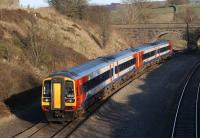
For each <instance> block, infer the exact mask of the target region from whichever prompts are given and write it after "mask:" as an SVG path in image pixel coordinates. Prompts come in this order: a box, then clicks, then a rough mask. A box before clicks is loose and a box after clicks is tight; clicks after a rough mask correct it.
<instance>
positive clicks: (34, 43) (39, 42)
mask: <svg viewBox="0 0 200 138" xmlns="http://www.w3.org/2000/svg"><path fill="white" fill-rule="evenodd" d="M47 37H48V33H47V31H45V30H43V29H42V28H40V27H39V25H38V24H37V23H35V22H33V21H32V22H31V24H30V26H29V28H28V34H27V37H26V40H25V46H26V49H27V53H26V54H27V57H28V58H29V59H30V61H31V62H32V63H33V64H34V65H35V66H39V65H40V64H41V63H42V62H43V60H45V51H46V48H47V44H45V42H47V41H48V40H46V39H47Z"/></svg>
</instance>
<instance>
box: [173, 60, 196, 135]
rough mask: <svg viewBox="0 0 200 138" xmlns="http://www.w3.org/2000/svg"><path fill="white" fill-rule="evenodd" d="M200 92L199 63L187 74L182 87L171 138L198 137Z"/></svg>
mask: <svg viewBox="0 0 200 138" xmlns="http://www.w3.org/2000/svg"><path fill="white" fill-rule="evenodd" d="M199 92H200V63H197V64H196V65H195V67H194V68H193V70H192V71H191V73H190V74H189V75H188V77H187V80H186V83H185V85H184V87H183V90H182V93H181V96H180V99H179V102H178V106H177V110H176V114H175V118H174V123H173V128H172V133H171V138H198V136H199V133H200V128H198V123H199V121H200V120H199V112H198V111H200V102H199V99H200V97H199Z"/></svg>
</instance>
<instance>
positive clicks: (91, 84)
mask: <svg viewBox="0 0 200 138" xmlns="http://www.w3.org/2000/svg"><path fill="white" fill-rule="evenodd" d="M112 76H113V68H112V69H111V70H109V71H106V72H104V73H103V74H100V75H99V76H97V77H95V78H93V79H91V80H89V81H88V82H86V83H85V84H83V86H82V88H83V91H84V92H88V91H90V90H91V89H93V88H95V87H96V86H97V85H99V84H101V83H102V82H104V81H106V80H107V79H109V78H110V77H112Z"/></svg>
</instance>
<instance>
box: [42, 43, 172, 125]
mask: <svg viewBox="0 0 200 138" xmlns="http://www.w3.org/2000/svg"><path fill="white" fill-rule="evenodd" d="M172 55H173V47H172V44H171V42H170V41H168V40H159V41H156V42H153V43H147V44H143V45H140V46H138V47H137V48H128V49H125V50H123V51H120V52H118V53H116V54H113V55H109V56H105V57H99V58H97V59H94V60H90V61H88V62H87V63H85V64H82V65H78V66H76V67H73V68H71V69H69V70H66V71H61V72H55V73H52V74H50V75H49V76H48V77H46V78H45V79H44V80H43V82H42V96H41V108H42V111H43V112H44V114H45V116H46V118H47V120H48V121H50V122H53V121H62V122H63V121H71V120H73V119H74V118H77V117H78V116H79V115H80V114H82V113H84V112H87V109H88V108H89V107H91V105H93V104H94V103H95V102H97V101H98V100H99V99H102V98H104V97H105V96H106V95H108V94H109V93H110V92H111V91H112V90H114V89H117V88H119V86H120V85H122V84H123V83H124V82H126V81H127V80H129V79H130V78H132V77H133V76H134V75H136V74H138V73H139V72H141V71H142V70H144V69H145V68H148V67H149V66H152V63H158V62H160V61H162V60H164V59H166V58H169V57H171V56H172Z"/></svg>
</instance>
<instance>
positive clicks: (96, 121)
mask: <svg viewBox="0 0 200 138" xmlns="http://www.w3.org/2000/svg"><path fill="white" fill-rule="evenodd" d="M195 61H197V57H196V56H193V55H184V56H179V57H177V58H174V59H172V60H170V61H168V62H167V63H165V64H163V65H161V66H160V67H159V68H158V69H155V70H153V71H151V72H149V73H146V74H145V75H143V76H142V77H141V78H139V79H137V80H135V81H133V82H132V83H131V84H130V85H128V86H126V87H125V88H123V89H122V90H121V91H120V92H118V93H117V94H115V95H114V96H113V97H112V98H110V99H109V100H108V102H107V103H106V104H104V105H103V106H102V107H101V108H100V109H99V110H98V111H97V112H96V113H95V114H94V115H92V116H91V117H90V118H89V119H88V120H87V121H86V122H85V123H84V124H83V125H82V126H81V127H79V128H78V129H77V130H76V131H75V132H74V133H73V134H72V136H71V137H131V136H134V137H159V138H160V137H163V136H165V137H167V136H168V135H167V131H170V130H169V127H170V122H169V120H170V114H171V110H173V109H172V108H171V107H172V104H173V101H174V98H175V95H176V89H177V88H178V85H179V83H180V82H181V81H182V80H183V79H184V76H185V74H186V72H188V71H189V70H190V69H189V68H190V67H191V65H192V64H193V63H195ZM188 67H189V68H188ZM163 73H165V74H163ZM37 102H38V104H35V105H34V106H33V107H31V108H28V109H26V112H24V113H23V114H20V115H19V114H15V115H13V116H14V117H11V118H9V119H4V120H0V136H1V137H12V136H14V135H16V134H17V133H19V132H21V131H23V130H25V129H27V128H29V127H31V126H32V125H33V124H35V123H36V122H38V121H40V120H41V119H43V115H42V113H41V110H40V106H39V101H37Z"/></svg>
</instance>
